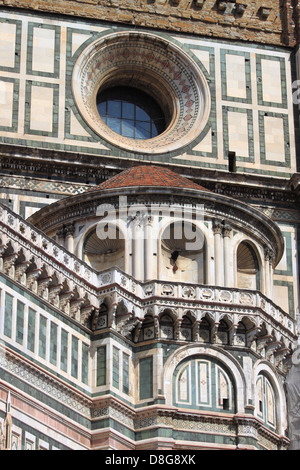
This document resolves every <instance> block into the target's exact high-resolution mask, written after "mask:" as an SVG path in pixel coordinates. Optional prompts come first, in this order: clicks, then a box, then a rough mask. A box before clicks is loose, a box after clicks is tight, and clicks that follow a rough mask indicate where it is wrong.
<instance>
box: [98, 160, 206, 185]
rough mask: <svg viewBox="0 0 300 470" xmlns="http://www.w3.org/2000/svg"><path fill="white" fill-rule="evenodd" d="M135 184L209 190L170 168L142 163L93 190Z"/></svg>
mask: <svg viewBox="0 0 300 470" xmlns="http://www.w3.org/2000/svg"><path fill="white" fill-rule="evenodd" d="M134 186H135V187H140V186H147V187H153V186H157V187H169V188H187V189H196V190H198V191H199V190H202V191H207V190H206V189H205V188H203V187H202V186H200V185H199V184H197V183H194V182H193V181H191V180H190V179H188V178H186V177H184V176H181V175H179V174H178V173H175V172H174V171H172V170H170V169H169V168H162V167H158V166H155V165H141V166H135V167H132V168H129V169H128V170H124V171H122V172H121V173H119V174H118V175H115V176H113V177H112V178H110V179H108V180H106V181H104V182H103V183H101V184H99V185H98V186H96V187H95V188H93V190H94V191H95V190H100V191H102V190H106V189H118V188H125V187H134Z"/></svg>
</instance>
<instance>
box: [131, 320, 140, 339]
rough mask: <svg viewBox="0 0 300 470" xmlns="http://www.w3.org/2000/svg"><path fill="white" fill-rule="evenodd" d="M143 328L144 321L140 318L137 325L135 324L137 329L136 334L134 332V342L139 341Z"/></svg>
mask: <svg viewBox="0 0 300 470" xmlns="http://www.w3.org/2000/svg"><path fill="white" fill-rule="evenodd" d="M141 329H142V322H141V321H140V320H138V321H137V323H136V325H135V330H134V334H133V342H134V343H137V342H138V340H139V337H140V332H141Z"/></svg>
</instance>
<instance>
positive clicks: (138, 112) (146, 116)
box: [136, 106, 151, 122]
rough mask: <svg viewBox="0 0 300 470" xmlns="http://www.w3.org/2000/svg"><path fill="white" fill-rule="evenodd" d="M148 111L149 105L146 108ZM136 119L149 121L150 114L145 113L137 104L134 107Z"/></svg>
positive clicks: (149, 109)
mask: <svg viewBox="0 0 300 470" xmlns="http://www.w3.org/2000/svg"><path fill="white" fill-rule="evenodd" d="M148 112H149V113H150V112H151V108H150V106H149V108H148ZM136 120H137V121H149V122H150V120H151V118H150V115H149V114H148V113H146V111H144V110H143V109H142V108H140V107H139V106H137V107H136Z"/></svg>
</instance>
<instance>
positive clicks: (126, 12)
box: [0, 0, 300, 46]
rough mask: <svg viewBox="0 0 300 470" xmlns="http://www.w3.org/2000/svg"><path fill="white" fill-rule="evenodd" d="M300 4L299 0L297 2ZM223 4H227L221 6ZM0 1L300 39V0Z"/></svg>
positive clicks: (0, 1)
mask: <svg viewBox="0 0 300 470" xmlns="http://www.w3.org/2000/svg"><path fill="white" fill-rule="evenodd" d="M296 3H297V4H296ZM221 4H222V5H221ZM201 5H202V2H196V1H195V0H178V1H176V2H175V1H169V0H151V1H149V0H137V1H134V0H123V1H122V2H121V1H120V0H110V1H107V2H102V1H100V0H55V1H54V0H53V1H48V0H0V6H5V7H12V8H14V9H16V8H23V9H24V8H25V9H28V10H39V11H44V12H51V13H52V14H53V13H60V14H65V15H73V16H80V17H86V18H91V19H101V20H104V21H114V22H119V23H126V24H133V25H135V26H147V27H149V28H160V29H162V30H166V31H179V30H180V31H181V32H183V33H191V34H197V35H201V36H213V37H220V38H221V37H223V38H229V39H236V35H237V34H238V35H239V39H240V40H245V41H255V42H263V43H265V44H274V45H287V46H294V45H296V44H297V43H298V42H299V10H300V6H299V2H294V1H292V0H284V1H282V2H279V1H277V2H274V0H263V1H262V0H252V1H249V2H245V3H243V5H242V4H241V3H240V2H233V1H230V0H229V1H226V2H219V1H216V0H205V1H204V2H203V5H202V6H201Z"/></svg>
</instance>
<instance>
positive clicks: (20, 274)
mask: <svg viewBox="0 0 300 470" xmlns="http://www.w3.org/2000/svg"><path fill="white" fill-rule="evenodd" d="M29 265H30V261H24V262H23V263H18V264H16V265H15V280H16V281H17V282H21V283H24V281H25V279H24V274H25V272H26V269H27V268H28V266H29ZM22 278H23V279H22Z"/></svg>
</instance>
